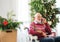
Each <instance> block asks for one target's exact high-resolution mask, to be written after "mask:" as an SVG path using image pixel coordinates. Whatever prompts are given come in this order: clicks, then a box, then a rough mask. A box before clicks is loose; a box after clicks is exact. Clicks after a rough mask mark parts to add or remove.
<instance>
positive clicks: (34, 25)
mask: <svg viewBox="0 0 60 42" xmlns="http://www.w3.org/2000/svg"><path fill="white" fill-rule="evenodd" d="M34 28H38V29H39V30H41V31H43V32H45V33H47V35H49V34H51V29H50V26H49V24H48V23H45V24H38V23H35V22H32V23H31V25H30V29H29V33H30V34H32V35H37V36H38V38H42V37H43V35H42V34H41V33H38V32H36V31H35V29H34Z"/></svg>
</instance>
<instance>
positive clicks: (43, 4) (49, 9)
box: [30, 0, 59, 28]
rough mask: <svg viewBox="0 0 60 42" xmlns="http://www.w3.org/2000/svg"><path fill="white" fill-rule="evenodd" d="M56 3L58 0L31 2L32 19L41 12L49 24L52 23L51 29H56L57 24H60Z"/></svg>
mask: <svg viewBox="0 0 60 42" xmlns="http://www.w3.org/2000/svg"><path fill="white" fill-rule="evenodd" d="M55 3H56V0H31V2H30V6H31V17H32V18H33V16H34V15H35V13H36V12H40V13H41V15H42V16H43V17H44V18H46V20H47V21H48V22H51V24H50V26H51V28H54V27H56V24H57V22H59V20H58V18H57V17H56V14H57V13H58V9H57V8H55V7H56V5H55Z"/></svg>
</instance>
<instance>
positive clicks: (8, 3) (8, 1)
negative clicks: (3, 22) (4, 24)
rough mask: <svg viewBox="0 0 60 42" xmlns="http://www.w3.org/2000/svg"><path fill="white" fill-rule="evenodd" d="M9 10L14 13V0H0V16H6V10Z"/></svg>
mask: <svg viewBox="0 0 60 42" xmlns="http://www.w3.org/2000/svg"><path fill="white" fill-rule="evenodd" d="M11 10H13V11H14V12H15V13H16V0H0V16H2V17H4V18H7V12H9V11H11Z"/></svg>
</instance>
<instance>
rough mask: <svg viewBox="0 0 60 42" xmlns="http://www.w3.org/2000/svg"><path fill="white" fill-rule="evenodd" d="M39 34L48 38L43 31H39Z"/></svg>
mask: <svg viewBox="0 0 60 42" xmlns="http://www.w3.org/2000/svg"><path fill="white" fill-rule="evenodd" d="M37 32H38V33H40V34H42V35H43V36H44V37H47V35H46V33H44V32H43V31H41V30H37Z"/></svg>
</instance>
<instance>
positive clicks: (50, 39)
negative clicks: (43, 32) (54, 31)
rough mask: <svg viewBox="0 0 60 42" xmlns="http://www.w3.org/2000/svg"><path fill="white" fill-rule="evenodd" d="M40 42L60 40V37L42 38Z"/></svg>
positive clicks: (57, 41)
mask: <svg viewBox="0 0 60 42" xmlns="http://www.w3.org/2000/svg"><path fill="white" fill-rule="evenodd" d="M39 41H40V42H60V37H55V38H52V37H47V38H42V39H40V40H39Z"/></svg>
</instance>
